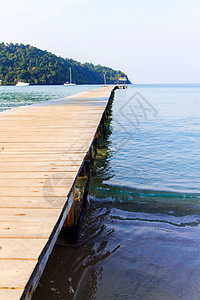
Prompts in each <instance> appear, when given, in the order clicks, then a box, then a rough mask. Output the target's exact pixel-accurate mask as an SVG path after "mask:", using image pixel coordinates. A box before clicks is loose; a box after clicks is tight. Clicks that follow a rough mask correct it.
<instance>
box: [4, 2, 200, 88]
mask: <svg viewBox="0 0 200 300" xmlns="http://www.w3.org/2000/svg"><path fill="white" fill-rule="evenodd" d="M0 1H1V3H0V41H1V42H5V43H10V42H12V43H23V44H30V45H32V46H35V47H38V48H40V49H42V50H47V51H49V52H52V53H54V54H56V55H60V56H62V57H67V58H73V59H75V60H78V61H80V62H92V63H93V64H101V65H105V66H108V67H111V68H114V69H117V70H122V71H123V72H125V73H126V74H127V75H128V77H129V79H130V80H131V81H132V83H197V82H198V83H199V82H200V59H199V57H200V1H199V0H120V1H119V0H98V1H97V0H74V1H73V0H28V1H27V0H17V1H16V0H0Z"/></svg>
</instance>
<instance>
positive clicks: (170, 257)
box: [0, 85, 200, 300]
mask: <svg viewBox="0 0 200 300" xmlns="http://www.w3.org/2000/svg"><path fill="white" fill-rule="evenodd" d="M2 88H3V89H6V88H7V87H5V88H4V87H0V97H1V89H2ZM28 88H31V89H33V90H34V92H35V91H36V90H40V92H41V93H40V95H42V97H41V99H40V96H39V97H37V96H34V97H36V98H37V101H41V100H42V101H43V100H45V99H51V98H52V99H55V98H56V97H57V98H61V97H63V96H65V92H66V91H65V90H63V88H64V87H60V88H59V87H55V88H54V87H53V86H52V87H50V88H49V89H48V88H47V87H35V89H34V87H26V89H27V94H26V98H23V99H25V100H23V101H24V102H23V104H26V102H27V103H28V104H29V101H30V99H33V98H31V97H33V94H34V92H33V93H32V92H31V91H28ZM82 88H83V87H81V88H80V89H82ZM85 88H86V89H87V88H88V89H90V88H92V87H86V86H85ZM13 89H14V87H13ZM15 89H16V88H15ZM43 89H44V90H45V89H47V90H48V93H47V92H46V94H45V92H44V94H43ZM76 89H77V87H76ZM21 90H22V88H21ZM50 90H51V91H50ZM61 90H62V92H61ZM58 91H59V92H58ZM11 92H12V91H11ZM29 92H30V94H28V93H29ZM76 92H78V91H77V90H74V91H71V93H76ZM22 93H25V90H23V91H22ZM67 93H69V92H68V91H67ZM9 95H10V94H9V92H8V93H7V96H4V98H3V99H4V100H3V101H4V104H3V105H2V106H4V107H9V106H10V102H9V99H11V98H12V99H14V98H15V97H13V96H12V95H10V96H9ZM34 95H35V94H34ZM66 96H67V95H66ZM9 97H11V98H9ZM20 97H22V96H20ZM6 98H7V99H6ZM36 98H35V99H36ZM1 99H2V98H1ZM20 99H22V98H20ZM0 102H1V101H0ZM199 104H200V85H162V86H161V85H133V86H130V87H129V88H128V89H126V90H117V91H116V92H115V97H114V101H113V105H112V111H111V115H110V118H109V120H108V122H107V133H106V135H105V137H104V138H101V142H100V146H99V149H98V155H97V159H96V161H95V166H94V171H93V177H92V181H91V185H90V191H89V196H88V207H87V212H86V215H85V218H84V221H83V224H82V228H81V233H80V237H79V240H78V242H77V243H75V244H69V243H67V242H66V241H65V240H63V239H61V238H60V239H58V241H57V243H56V246H55V248H54V250H53V253H52V255H51V257H50V259H49V261H48V263H47V266H46V269H45V272H44V275H43V276H42V278H41V280H40V283H39V286H38V289H37V291H36V293H35V295H34V297H33V299H35V300H36V299H42V298H44V299H99V300H100V299H145V300H146V299H151V300H155V299H188V300H189V299H199V298H200V250H199V249H200V226H199V223H200V185H199V182H200V150H199V149H200V138H199V137H200V109H199ZM0 105H1V104H0ZM17 105H18V104H17Z"/></svg>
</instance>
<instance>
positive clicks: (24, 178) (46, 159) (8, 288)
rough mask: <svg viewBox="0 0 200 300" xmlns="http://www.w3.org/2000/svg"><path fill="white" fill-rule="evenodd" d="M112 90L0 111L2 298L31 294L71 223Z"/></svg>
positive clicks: (0, 266) (25, 296) (99, 90)
mask: <svg viewBox="0 0 200 300" xmlns="http://www.w3.org/2000/svg"><path fill="white" fill-rule="evenodd" d="M112 94H113V87H112V86H107V87H103V88H99V89H95V90H92V91H90V92H82V93H79V94H76V95H74V96H70V97H67V98H64V99H60V100H56V101H47V102H43V103H40V104H37V105H31V106H24V107H18V108H13V109H11V110H7V111H3V112H1V113H0V128H1V130H0V212H1V213H0V299H1V300H4V299H5V300H8V299H9V300H16V299H31V297H32V294H33V292H34V290H35V289H36V287H37V284H38V281H39V279H40V277H41V275H42V272H43V270H44V267H45V265H46V262H47V260H48V257H49V255H50V253H51V251H52V249H53V246H54V244H55V242H56V239H57V237H58V235H59V233H60V231H61V229H62V227H63V224H66V223H67V222H68V223H70V222H73V213H72V216H69V212H70V213H71V211H72V210H73V203H74V186H75V183H76V180H77V178H78V175H79V173H80V171H81V168H82V166H83V164H84V160H85V158H86V156H87V155H88V153H89V151H90V150H91V145H92V143H93V141H94V138H95V135H96V134H97V131H98V128H99V124H100V122H101V121H102V118H103V116H104V115H105V112H106V108H107V107H108V105H109V99H110V98H111V95H112Z"/></svg>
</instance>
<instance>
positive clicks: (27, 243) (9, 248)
mask: <svg viewBox="0 0 200 300" xmlns="http://www.w3.org/2000/svg"><path fill="white" fill-rule="evenodd" d="M47 241H48V240H47V239H45V241H44V239H16V238H15V239H12V238H11V239H3V238H0V260H3V259H23V260H37V259H38V257H39V256H40V253H41V248H43V245H44V242H46V243H47ZM13 245H15V247H13ZM0 299H1V298H0Z"/></svg>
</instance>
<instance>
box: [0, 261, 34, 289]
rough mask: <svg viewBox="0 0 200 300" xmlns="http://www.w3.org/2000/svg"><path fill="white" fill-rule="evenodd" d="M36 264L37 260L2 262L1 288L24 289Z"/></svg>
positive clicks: (0, 262) (0, 264)
mask: <svg viewBox="0 0 200 300" xmlns="http://www.w3.org/2000/svg"><path fill="white" fill-rule="evenodd" d="M36 263H37V261H36V260H17V259H16V260H0V284H1V288H15V289H16V288H18V289H19V288H21V289H23V288H24V287H25V285H26V283H27V281H28V279H29V274H31V273H32V272H33V270H34V268H35V266H36Z"/></svg>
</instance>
